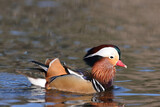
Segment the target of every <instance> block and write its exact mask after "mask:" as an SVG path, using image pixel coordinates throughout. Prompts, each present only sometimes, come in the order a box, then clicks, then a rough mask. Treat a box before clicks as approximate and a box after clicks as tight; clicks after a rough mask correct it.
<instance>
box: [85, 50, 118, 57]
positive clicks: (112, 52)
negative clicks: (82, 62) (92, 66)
mask: <svg viewBox="0 0 160 107" xmlns="http://www.w3.org/2000/svg"><path fill="white" fill-rule="evenodd" d="M97 55H98V56H102V57H109V56H114V57H115V56H119V55H118V52H117V50H116V49H115V48H113V47H106V48H102V49H100V50H99V51H97V52H96V53H94V54H91V55H89V56H86V57H85V58H88V57H93V56H97Z"/></svg>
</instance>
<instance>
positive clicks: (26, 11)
mask: <svg viewBox="0 0 160 107" xmlns="http://www.w3.org/2000/svg"><path fill="white" fill-rule="evenodd" d="M159 17H160V16H159V1H158V0H154V1H146V0H141V1H136V0H134V1H133V0H129V1H126V0H121V1H118V0H114V1H113V0H107V1H106V0H99V1H95V0H91V1H88V0H76V1H74V0H69V1H65V0H58V1H53V0H48V1H45V0H41V1H39V0H17V1H16V2H14V1H0V60H1V61H0V106H5V107H10V106H11V107H19V106H25V107H31V106H37V107H43V106H58V107H60V106H74V105H79V106H91V105H92V106H95V105H96V106H105V107H106V106H111V107H113V106H119V107H159V106H160V103H159V101H160V100H159V99H160V91H159V89H160V86H159V83H160V79H159V70H160V66H159V63H160V55H159V53H160V48H159V46H160V42H159V41H160V30H159V28H160V24H159V22H160V18H159ZM106 43H107V44H115V45H117V46H119V47H120V49H121V51H122V61H123V62H124V63H125V64H126V65H127V66H128V68H127V69H124V68H120V67H117V74H116V77H115V79H114V81H115V82H114V84H115V89H114V90H113V91H112V92H104V93H96V94H90V95H82V94H76V93H67V92H60V91H56V90H52V91H46V90H45V89H43V88H40V87H36V86H32V85H31V84H30V83H29V81H28V80H27V78H26V77H25V76H24V75H21V74H19V73H17V72H16V71H22V72H23V71H26V70H27V69H28V68H30V67H34V65H33V64H31V63H29V61H31V60H37V61H40V62H44V61H45V59H46V58H52V57H59V58H60V60H61V61H64V62H65V63H66V64H67V65H69V66H72V67H73V68H84V69H88V70H90V68H89V67H88V66H86V65H85V63H84V62H83V60H82V58H83V55H85V52H86V51H87V50H88V49H89V48H91V47H93V46H97V45H100V44H106ZM27 72H30V73H33V74H34V73H35V74H34V75H36V76H38V73H36V72H33V71H28V70H27Z"/></svg>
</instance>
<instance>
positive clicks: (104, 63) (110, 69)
mask: <svg viewBox="0 0 160 107" xmlns="http://www.w3.org/2000/svg"><path fill="white" fill-rule="evenodd" d="M115 73H116V69H115V67H114V66H113V65H112V64H110V62H109V61H108V58H102V59H101V60H99V61H97V62H96V63H95V64H94V66H93V67H92V76H93V78H94V79H96V80H98V81H99V82H100V83H101V84H102V85H104V86H107V87H108V84H110V85H112V84H111V83H110V82H111V81H112V79H113V77H114V76H115Z"/></svg>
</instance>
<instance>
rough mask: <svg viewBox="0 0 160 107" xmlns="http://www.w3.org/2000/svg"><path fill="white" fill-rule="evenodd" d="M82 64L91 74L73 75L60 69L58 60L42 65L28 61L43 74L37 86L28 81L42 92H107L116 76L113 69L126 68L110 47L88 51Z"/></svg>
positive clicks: (51, 60) (74, 73)
mask: <svg viewBox="0 0 160 107" xmlns="http://www.w3.org/2000/svg"><path fill="white" fill-rule="evenodd" d="M84 61H85V62H86V63H87V64H88V65H90V66H91V67H92V70H91V72H88V71H83V72H79V71H74V70H72V69H70V68H69V67H67V66H66V65H62V64H61V62H60V60H59V59H58V58H55V59H47V60H46V62H45V64H41V63H39V62H36V61H32V62H33V63H35V64H37V65H39V66H40V67H41V68H42V69H43V70H44V72H45V79H44V80H43V81H42V80H41V81H42V84H41V82H37V81H38V79H36V80H35V79H32V78H31V77H28V78H29V80H30V81H31V83H32V84H35V83H36V84H35V85H37V84H38V83H39V84H38V85H39V86H42V87H45V88H46V89H57V90H61V91H68V92H77V93H86V94H89V93H95V92H102V91H106V90H107V89H109V88H111V87H112V86H113V78H114V76H115V73H116V68H115V66H116V65H118V66H122V67H126V65H124V64H123V63H122V62H121V60H120V50H119V48H118V47H117V46H114V45H100V46H97V47H94V48H92V49H90V50H89V51H88V53H87V54H86V55H85V57H84ZM39 81H40V80H39ZM44 83H45V84H44Z"/></svg>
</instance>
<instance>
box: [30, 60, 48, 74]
mask: <svg viewBox="0 0 160 107" xmlns="http://www.w3.org/2000/svg"><path fill="white" fill-rule="evenodd" d="M31 62H32V63H34V64H36V65H38V66H39V67H41V68H42V69H43V70H39V71H42V72H45V74H46V73H47V71H48V68H49V66H48V65H45V64H42V63H40V62H37V61H31Z"/></svg>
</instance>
